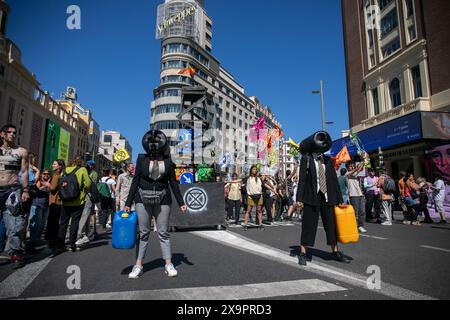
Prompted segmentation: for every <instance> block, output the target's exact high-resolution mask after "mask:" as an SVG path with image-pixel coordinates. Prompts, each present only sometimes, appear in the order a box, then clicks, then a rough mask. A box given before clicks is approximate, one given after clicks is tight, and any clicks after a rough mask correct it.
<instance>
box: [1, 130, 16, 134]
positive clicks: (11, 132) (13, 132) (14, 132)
mask: <svg viewBox="0 0 450 320" xmlns="http://www.w3.org/2000/svg"><path fill="white" fill-rule="evenodd" d="M3 132H4V133H9V134H17V131H3Z"/></svg>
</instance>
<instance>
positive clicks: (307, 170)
mask: <svg viewBox="0 0 450 320" xmlns="http://www.w3.org/2000/svg"><path fill="white" fill-rule="evenodd" d="M324 163H325V175H326V179H327V197H328V204H329V205H330V206H337V205H339V204H341V203H343V202H344V200H343V199H342V194H341V190H340V188H339V183H338V179H337V174H336V171H335V170H334V166H333V161H331V159H330V158H329V157H326V156H324ZM296 200H297V202H303V203H305V204H308V205H310V206H316V205H317V203H318V200H319V199H318V190H317V171H316V166H315V163H314V158H313V157H312V156H311V155H309V154H307V155H304V156H303V157H302V160H301V163H300V177H299V184H298V189H297V199H296Z"/></svg>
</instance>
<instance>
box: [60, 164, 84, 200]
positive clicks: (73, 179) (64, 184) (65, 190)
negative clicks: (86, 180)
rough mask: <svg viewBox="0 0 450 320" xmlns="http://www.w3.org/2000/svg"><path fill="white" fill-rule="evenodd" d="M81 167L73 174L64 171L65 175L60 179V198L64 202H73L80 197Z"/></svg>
mask: <svg viewBox="0 0 450 320" xmlns="http://www.w3.org/2000/svg"><path fill="white" fill-rule="evenodd" d="M80 169H81V168H80V167H76V168H75V170H73V171H72V172H71V173H69V174H67V171H65V170H64V175H63V176H62V177H61V179H59V182H58V184H59V197H60V198H61V200H62V201H65V202H67V201H73V200H76V199H78V197H79V196H80V189H81V188H80V186H79V185H78V179H77V175H76V173H77V171H78V170H80Z"/></svg>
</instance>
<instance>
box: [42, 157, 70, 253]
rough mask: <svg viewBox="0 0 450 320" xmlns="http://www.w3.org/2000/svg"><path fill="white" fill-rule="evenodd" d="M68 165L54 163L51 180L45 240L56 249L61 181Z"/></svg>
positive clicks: (58, 161)
mask: <svg viewBox="0 0 450 320" xmlns="http://www.w3.org/2000/svg"><path fill="white" fill-rule="evenodd" d="M65 167H66V164H65V162H64V160H61V159H58V160H55V161H53V164H52V169H53V176H52V179H51V180H50V196H49V206H50V209H49V214H48V220H47V229H46V230H45V239H46V240H47V241H48V246H49V247H50V248H54V247H55V246H56V244H57V240H58V230H59V219H60V217H61V210H62V201H61V199H60V197H59V187H58V183H59V179H61V174H62V172H63V171H64V169H65Z"/></svg>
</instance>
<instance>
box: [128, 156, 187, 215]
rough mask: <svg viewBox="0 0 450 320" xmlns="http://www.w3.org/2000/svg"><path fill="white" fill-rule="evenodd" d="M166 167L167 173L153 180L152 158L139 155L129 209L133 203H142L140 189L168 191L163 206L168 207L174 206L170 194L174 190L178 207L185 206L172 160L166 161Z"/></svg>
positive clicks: (167, 159) (129, 198)
mask: <svg viewBox="0 0 450 320" xmlns="http://www.w3.org/2000/svg"><path fill="white" fill-rule="evenodd" d="M164 166H165V168H166V173H165V174H163V175H162V176H161V177H159V178H158V179H156V180H153V179H152V178H150V157H149V156H148V155H146V154H140V155H139V157H138V160H137V164H136V172H135V175H134V178H133V182H132V183H131V188H130V193H129V195H128V199H127V202H126V206H127V207H131V205H132V204H133V201H134V202H135V203H142V200H141V197H140V195H139V192H138V188H141V189H142V190H153V189H154V190H156V191H163V190H166V191H167V192H166V195H165V197H164V199H163V200H162V203H161V205H167V206H170V205H171V204H172V196H171V193H170V189H172V191H173V194H174V195H175V198H176V201H177V203H178V205H179V206H180V207H181V206H183V205H184V201H183V196H182V195H181V191H180V187H179V184H178V182H177V180H176V177H175V165H174V164H173V162H172V160H171V159H170V158H166V159H164ZM169 186H170V189H169Z"/></svg>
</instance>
